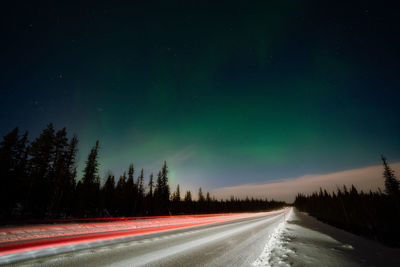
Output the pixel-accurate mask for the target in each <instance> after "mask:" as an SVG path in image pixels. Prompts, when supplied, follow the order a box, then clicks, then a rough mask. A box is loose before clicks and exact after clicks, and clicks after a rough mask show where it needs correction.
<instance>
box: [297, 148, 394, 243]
mask: <svg viewBox="0 0 400 267" xmlns="http://www.w3.org/2000/svg"><path fill="white" fill-rule="evenodd" d="M382 163H383V167H384V171H383V177H384V179H385V190H384V192H382V191H381V190H380V189H379V190H378V192H372V191H369V192H363V191H358V190H357V189H356V187H355V186H354V185H352V186H351V188H350V189H347V188H346V186H343V188H338V189H337V191H336V192H333V193H328V192H327V191H326V190H322V189H320V191H319V192H318V193H317V192H315V193H313V194H311V195H303V194H299V195H297V197H296V199H295V202H294V205H295V206H296V208H298V209H299V210H300V211H305V212H308V213H309V214H310V215H312V216H314V217H316V218H317V219H319V220H321V221H323V222H326V223H328V224H331V225H333V226H336V227H338V228H341V229H344V230H347V231H349V232H352V233H355V234H358V235H363V236H366V237H369V238H372V239H375V240H378V241H380V242H383V243H385V244H387V245H390V246H396V247H400V227H399V222H400V182H399V181H398V180H397V179H396V177H395V174H394V171H393V170H392V169H391V168H390V166H389V164H388V163H387V160H386V158H385V157H383V156H382Z"/></svg>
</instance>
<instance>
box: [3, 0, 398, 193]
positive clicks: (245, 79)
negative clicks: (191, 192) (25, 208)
mask: <svg viewBox="0 0 400 267" xmlns="http://www.w3.org/2000/svg"><path fill="white" fill-rule="evenodd" d="M167 2H168V3H167ZM215 2H216V1H159V2H157V3H155V2H153V3H147V4H143V3H142V4H133V3H131V4H126V3H123V2H119V1H86V2H85V3H79V2H78V3H77V4H74V3H72V2H66V3H65V4H61V3H59V2H54V3H53V2H49V3H40V4H39V3H36V1H14V3H13V4H8V5H9V6H7V5H4V8H2V9H3V11H2V13H3V14H2V16H1V17H2V18H1V20H2V25H4V33H3V37H2V40H3V41H2V44H1V52H0V53H1V62H2V63H1V66H2V67H1V70H2V71H1V73H0V90H1V92H2V93H1V95H2V97H1V100H0V104H1V105H0V118H1V125H0V134H1V135H4V134H6V133H7V132H8V131H10V130H11V129H12V128H14V127H15V126H19V127H20V128H21V129H27V130H29V131H30V137H31V138H33V137H36V136H37V135H38V134H39V132H40V130H41V129H42V128H43V127H44V126H45V125H46V124H48V123H49V122H53V123H54V124H55V126H56V127H57V128H60V127H64V126H66V127H67V129H68V131H69V132H70V133H76V134H77V135H78V137H79V140H80V144H79V148H80V150H79V159H80V161H79V170H81V169H82V167H83V163H84V160H85V159H86V156H87V154H88V152H89V150H90V147H91V146H93V145H94V143H95V141H96V140H97V139H99V140H100V144H101V150H100V159H99V160H100V164H101V166H100V175H101V177H102V178H104V174H105V172H106V171H108V170H111V171H112V172H114V173H115V174H116V175H120V174H122V172H123V171H124V170H126V169H127V168H128V165H129V164H130V163H134V164H135V166H136V167H137V168H144V169H145V174H146V176H147V175H148V174H149V173H150V172H151V171H155V170H157V169H158V168H160V167H161V164H162V162H163V160H167V162H168V164H169V168H170V175H171V183H172V184H173V185H175V184H177V183H179V184H181V186H182V187H183V188H191V189H193V188H197V187H199V186H202V187H203V188H205V189H206V190H210V189H213V188H217V187H223V186H235V185H240V184H248V183H261V182H263V183H264V182H268V181H272V180H275V179H283V178H287V177H298V176H302V175H307V174H320V173H329V172H336V171H340V170H346V169H355V168H362V167H366V166H371V165H376V164H379V157H380V154H381V153H383V154H385V155H386V156H387V157H388V158H389V160H390V161H391V162H396V161H399V160H400V138H399V133H400V116H399V114H400V105H399V99H400V90H399V88H400V78H399V77H400V76H399V74H398V69H399V68H398V62H399V59H400V55H399V49H398V48H399V47H400V39H399V38H400V37H399V36H400V27H399V26H400V23H399V20H398V15H397V14H396V12H397V11H396V10H395V8H391V7H390V6H387V5H384V4H383V3H374V2H369V1H353V2H352V3H351V4H349V3H346V4H343V5H340V4H338V3H335V4H332V3H331V4H326V3H320V2H321V1H301V2H300V1H286V2H283V1H275V2H274V3H266V1H254V2H252V4H250V3H247V4H245V3H246V2H245V1H243V2H241V3H239V1H219V3H218V4H216V3H215ZM79 176H81V172H80V173H79Z"/></svg>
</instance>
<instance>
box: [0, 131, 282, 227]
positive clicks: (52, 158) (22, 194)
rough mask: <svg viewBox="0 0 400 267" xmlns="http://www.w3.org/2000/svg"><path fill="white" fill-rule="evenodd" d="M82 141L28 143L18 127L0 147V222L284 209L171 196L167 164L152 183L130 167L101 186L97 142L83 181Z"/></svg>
mask: <svg viewBox="0 0 400 267" xmlns="http://www.w3.org/2000/svg"><path fill="white" fill-rule="evenodd" d="M77 146H78V138H77V136H76V135H74V136H73V137H71V138H68V134H67V130H66V128H62V129H60V130H56V129H54V126H53V124H49V125H47V126H46V127H45V128H44V129H43V131H42V132H41V134H40V135H39V137H37V138H36V139H35V140H33V141H31V142H30V141H29V140H28V133H27V132H24V133H22V134H21V133H20V131H19V129H18V127H17V128H15V129H13V130H12V131H11V132H10V133H8V134H7V135H5V136H4V137H3V140H2V142H1V143H0V179H1V180H0V183H1V189H0V190H1V191H0V198H1V199H0V222H2V223H3V224H4V223H9V222H13V221H20V220H26V219H37V220H42V219H51V218H56V219H60V218H93V217H115V216H118V217H127V216H151V215H176V214H199V213H222V212H249V211H266V210H272V209H277V208H280V207H283V206H285V205H286V203H284V202H277V201H274V200H271V201H268V200H267V199H254V198H251V199H249V198H246V199H237V198H235V197H233V196H232V197H231V198H230V199H228V200H217V199H215V198H214V197H211V196H210V194H209V193H208V192H207V193H206V194H205V195H204V194H203V191H202V189H201V188H199V190H198V193H197V195H198V196H197V200H194V198H192V192H190V191H187V192H186V193H185V195H184V196H183V198H182V196H181V192H180V187H179V185H177V188H176V190H175V191H174V192H171V189H170V185H169V181H168V166H167V162H164V164H163V165H162V167H161V169H160V171H159V172H158V173H157V174H155V175H154V174H153V173H151V174H150V176H149V178H148V180H146V179H145V177H144V171H143V169H141V170H140V171H139V172H138V176H137V177H135V176H136V173H137V170H136V169H135V168H134V165H133V164H131V165H130V166H129V167H128V170H127V172H124V173H123V175H121V176H120V177H119V178H118V179H116V178H115V176H114V175H113V174H112V173H111V172H109V173H108V174H107V175H106V177H105V182H104V184H102V183H101V179H100V176H99V174H98V168H99V149H100V144H99V141H96V143H95V145H94V146H93V148H92V149H91V151H90V153H89V155H88V157H87V160H86V162H85V168H84V170H83V176H82V178H81V179H79V180H78V174H77V162H76V155H77V151H78V149H77Z"/></svg>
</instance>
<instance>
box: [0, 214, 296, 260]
mask: <svg viewBox="0 0 400 267" xmlns="http://www.w3.org/2000/svg"><path fill="white" fill-rule="evenodd" d="M289 211H290V209H285V210H280V211H274V212H265V213H247V214H233V215H232V214H231V215H224V216H221V215H210V216H202V217H193V216H187V217H172V218H160V219H157V220H140V221H135V222H132V223H134V224H135V229H134V230H132V229H131V228H129V227H132V225H129V223H131V222H122V224H121V225H120V224H119V223H108V226H107V227H109V228H110V229H112V230H113V231H111V230H110V229H108V231H107V233H108V234H110V233H112V235H111V236H104V232H105V230H104V227H105V225H106V224H105V223H102V224H100V223H99V224H96V225H93V224H89V225H91V227H92V228H90V229H89V230H88V229H87V228H84V229H82V224H80V227H78V229H80V230H79V231H83V232H85V234H82V233H81V232H76V231H77V230H76V227H75V229H73V231H72V230H71V231H72V232H73V234H74V238H76V237H80V238H81V239H82V237H84V239H82V240H79V241H77V240H75V239H72V240H73V242H71V234H72V233H66V232H65V231H66V227H65V226H61V227H60V226H59V227H58V228H56V229H53V228H52V229H46V230H43V229H41V230H40V231H39V230H36V232H35V238H38V240H39V241H40V240H47V241H46V242H47V243H48V241H52V242H55V241H54V240H63V242H64V244H62V243H56V244H55V245H48V246H43V243H40V242H39V245H38V244H37V242H36V243H33V245H36V246H37V247H34V249H32V247H31V248H29V246H28V245H31V244H32V243H29V242H31V241H30V240H31V239H32V236H29V235H27V232H28V233H31V232H32V231H33V230H31V231H21V229H18V231H15V232H17V234H16V233H15V232H14V233H13V234H14V236H10V233H11V231H8V232H7V233H8V239H9V240H10V239H12V238H14V240H12V241H11V242H10V241H9V240H8V242H7V243H5V245H3V255H2V254H1V251H0V264H5V263H8V264H10V265H18V266H99V265H107V266H251V265H252V264H253V262H254V261H255V260H256V259H257V258H258V257H259V255H260V254H261V253H262V252H263V249H264V247H265V244H266V243H267V242H268V237H269V236H270V234H271V233H272V232H273V231H274V229H275V228H276V227H277V226H278V225H279V224H280V223H281V222H282V221H283V220H284V219H285V216H286V214H287V213H288V212H289ZM149 222H151V224H153V227H149ZM146 223H147V224H146ZM127 224H128V226H127ZM99 225H101V227H100V228H101V229H100V230H98V231H97V232H95V233H91V234H88V233H87V232H88V231H90V232H93V229H95V228H96V229H97V228H99ZM138 225H142V227H138ZM143 225H144V226H143ZM154 225H155V226H154ZM69 229H71V227H70V228H69ZM149 229H150V230H149ZM56 230H57V231H56ZM39 232H40V233H41V235H39V234H38V233H39ZM60 233H62V235H61V234H60ZM44 234H47V235H48V236H46V237H44V236H43V235H44ZM116 234H118V236H115V235H116ZM65 235H67V236H65ZM96 235H97V236H96ZM0 236H1V231H0ZM88 236H90V237H92V238H93V236H95V238H94V239H92V240H85V238H88ZM63 238H64V239H63ZM65 238H69V239H67V241H68V242H66V241H65ZM7 244H25V245H23V246H22V249H21V245H19V246H16V247H15V245H14V247H12V246H11V248H10V245H8V247H7ZM26 244H28V245H26ZM0 245H1V240H0ZM0 248H1V246H0ZM7 249H9V251H8V252H7ZM10 249H11V250H10ZM12 250H13V251H12ZM4 251H6V252H4ZM10 251H11V252H10Z"/></svg>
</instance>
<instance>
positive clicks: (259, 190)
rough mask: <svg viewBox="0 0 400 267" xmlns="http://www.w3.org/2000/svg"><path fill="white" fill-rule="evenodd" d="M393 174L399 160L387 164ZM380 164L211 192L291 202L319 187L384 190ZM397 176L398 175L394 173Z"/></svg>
mask: <svg viewBox="0 0 400 267" xmlns="http://www.w3.org/2000/svg"><path fill="white" fill-rule="evenodd" d="M390 166H391V168H392V169H393V170H394V171H395V174H399V173H400V162H397V163H393V164H390ZM382 172H383V166H382V165H377V166H370V167H365V168H360V169H352V170H345V171H340V172H334V173H328V174H314V175H304V176H301V177H296V178H288V179H284V180H282V181H278V182H271V183H265V184H244V185H238V186H232V187H222V188H217V189H214V190H213V191H212V192H211V193H212V195H214V196H215V197H216V198H223V199H225V198H229V197H230V196H231V195H234V196H235V197H239V198H244V197H246V196H248V197H258V198H265V197H267V198H268V199H271V198H273V199H275V200H284V201H287V202H292V201H294V198H295V196H296V195H297V194H298V193H305V194H307V193H312V192H315V191H317V190H319V188H320V187H321V188H323V189H326V190H327V191H335V190H336V188H337V187H343V185H346V186H347V187H350V186H351V185H352V184H354V185H355V186H356V188H357V189H358V190H363V191H369V190H372V191H375V190H377V189H378V188H381V189H382V190H383V189H384V179H383V177H382ZM397 178H398V176H397Z"/></svg>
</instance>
